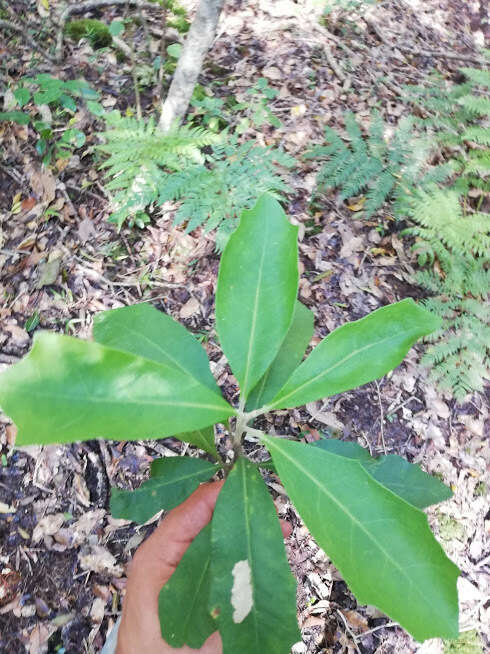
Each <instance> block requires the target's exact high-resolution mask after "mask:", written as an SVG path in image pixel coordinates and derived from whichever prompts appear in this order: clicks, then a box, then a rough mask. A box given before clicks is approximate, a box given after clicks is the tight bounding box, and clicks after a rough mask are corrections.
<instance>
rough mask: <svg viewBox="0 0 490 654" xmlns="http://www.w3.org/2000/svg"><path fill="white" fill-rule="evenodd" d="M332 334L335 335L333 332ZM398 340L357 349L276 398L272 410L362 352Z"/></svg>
mask: <svg viewBox="0 0 490 654" xmlns="http://www.w3.org/2000/svg"><path fill="white" fill-rule="evenodd" d="M332 333H333V332H332ZM412 333H413V334H415V333H418V332H414V331H412V332H405V337H408V336H409V335H410V334H412ZM326 338H328V336H327V337H326ZM398 339H399V334H395V335H394V336H390V337H388V338H383V339H381V340H380V341H376V342H375V343H370V344H369V345H364V346H363V347H361V348H359V349H357V350H354V351H352V352H351V353H350V354H348V355H347V356H346V357H344V358H343V359H340V360H339V361H337V363H335V364H334V365H333V366H330V368H327V370H323V371H322V372H320V373H319V374H318V375H315V377H312V378H311V379H309V380H308V381H306V382H304V383H303V384H301V385H300V386H297V387H296V388H294V389H293V390H292V391H290V392H289V393H287V395H282V396H279V397H277V399H275V398H274V399H273V401H272V403H271V405H270V408H274V406H275V405H276V404H279V403H282V402H285V401H286V400H287V399H288V398H289V397H291V396H292V395H295V394H296V393H299V392H300V391H302V390H303V389H304V388H307V387H308V386H310V385H311V384H315V383H316V382H317V381H319V380H320V379H321V378H322V377H324V376H325V375H328V374H329V373H330V372H332V370H335V368H338V367H339V366H341V365H342V364H344V363H345V362H346V361H349V359H352V357H355V356H357V355H358V354H361V353H362V352H365V351H366V350H369V349H370V348H373V347H377V346H378V345H383V343H390V342H391V341H395V340H398ZM313 353H314V350H313V352H312V353H311V354H310V357H311V356H312V355H313ZM308 358H309V357H308ZM307 363H308V359H306V360H305V361H303V363H301V364H300V366H299V368H297V370H300V369H301V367H302V366H305V365H306V364H307ZM293 375H294V373H293ZM290 380H291V377H290V378H289V381H290Z"/></svg>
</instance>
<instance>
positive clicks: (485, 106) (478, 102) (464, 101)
mask: <svg viewBox="0 0 490 654" xmlns="http://www.w3.org/2000/svg"><path fill="white" fill-rule="evenodd" d="M458 102H459V104H460V105H461V106H463V107H465V108H466V109H468V111H470V112H471V113H472V114H475V115H477V116H490V98H487V97H486V96H483V95H465V96H463V97H462V98H460V99H459V100H458Z"/></svg>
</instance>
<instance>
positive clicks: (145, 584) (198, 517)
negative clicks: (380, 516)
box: [116, 481, 290, 654]
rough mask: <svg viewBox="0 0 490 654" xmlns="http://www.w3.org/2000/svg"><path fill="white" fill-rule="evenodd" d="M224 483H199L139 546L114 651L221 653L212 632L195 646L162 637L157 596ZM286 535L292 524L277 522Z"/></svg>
mask: <svg viewBox="0 0 490 654" xmlns="http://www.w3.org/2000/svg"><path fill="white" fill-rule="evenodd" d="M223 483H224V482H223V481H217V482H211V483H208V484H202V485H201V486H199V488H198V489H197V490H196V491H194V493H193V494H192V495H191V496H190V497H188V498H187V500H186V501H185V502H183V503H182V504H181V505H180V506H178V507H177V508H175V509H173V511H170V513H169V514H168V515H167V516H166V518H165V519H164V520H163V521H162V523H161V524H160V525H159V527H158V528H157V529H156V530H155V531H154V532H153V534H152V535H151V536H150V538H148V540H147V541H145V542H144V543H143V545H141V546H140V547H139V548H138V550H137V551H136V554H135V555H134V558H133V561H132V563H131V566H130V570H129V576H128V584H127V588H126V597H125V600H124V606H123V614H122V620H121V625H120V627H119V634H118V639H117V648H116V654H191V653H192V652H194V653H196V652H199V654H222V651H223V650H222V645H221V636H220V635H219V633H218V632H217V631H216V632H215V633H214V634H212V635H211V636H210V637H209V638H208V639H207V640H206V642H205V643H204V645H203V646H202V647H201V648H200V649H198V650H196V649H191V648H190V647H186V646H185V647H181V648H178V649H176V648H174V647H170V645H167V643H165V641H164V640H163V639H162V636H161V632H160V622H159V618H158V595H159V594H160V590H161V589H162V586H164V585H165V584H166V583H167V581H168V580H169V579H170V577H171V576H172V574H173V572H174V570H175V569H176V567H177V565H178V564H179V561H180V559H181V558H182V557H183V556H184V553H185V551H186V550H187V548H188V547H189V545H190V544H191V542H192V541H193V540H194V538H195V537H196V536H197V534H198V533H199V532H200V531H201V529H203V528H204V527H205V526H206V525H207V524H208V523H209V522H210V520H211V518H212V516H213V511H214V507H215V504H216V500H217V499H218V495H219V492H220V490H221V487H222V486H223ZM281 526H282V531H283V534H284V536H288V535H289V532H290V526H289V524H288V523H286V522H283V523H281Z"/></svg>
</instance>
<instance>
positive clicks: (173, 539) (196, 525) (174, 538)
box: [131, 481, 224, 596]
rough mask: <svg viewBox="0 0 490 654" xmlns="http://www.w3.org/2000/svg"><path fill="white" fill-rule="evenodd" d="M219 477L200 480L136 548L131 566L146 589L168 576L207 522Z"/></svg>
mask: <svg viewBox="0 0 490 654" xmlns="http://www.w3.org/2000/svg"><path fill="white" fill-rule="evenodd" d="M223 483H224V482H222V481H217V482H211V483H208V484H202V485H201V486H199V488H198V489H197V490H196V491H194V493H192V495H191V496H190V497H188V498H187V500H185V502H183V503H182V504H180V505H179V506H178V507H177V508H175V509H173V510H172V511H170V513H169V514H168V515H167V516H166V518H165V519H164V520H163V521H162V523H161V524H160V525H159V527H157V529H156V530H155V531H154V532H153V534H152V535H151V536H150V537H149V538H148V540H147V541H145V542H144V543H143V545H141V547H140V548H139V549H138V551H137V553H136V555H135V557H134V560H133V565H132V569H131V575H133V570H134V569H135V568H136V572H135V573H134V574H137V575H138V577H139V578H140V579H141V580H142V581H144V585H145V586H146V592H147V593H148V592H150V593H152V594H156V595H157V596H158V593H159V592H160V589H161V588H162V586H163V585H164V584H165V583H166V582H167V581H168V580H169V579H170V577H171V576H172V574H173V572H174V570H175V568H176V567H177V565H178V563H179V561H180V559H181V558H182V557H183V555H184V553H185V551H186V550H187V548H188V547H189V545H190V544H191V542H192V541H193V540H194V538H195V537H196V536H197V534H198V533H199V532H200V531H201V529H203V528H204V527H205V526H206V525H207V524H208V522H210V520H211V518H212V516H213V511H214V506H215V504H216V500H217V498H218V495H219V492H220V490H221V488H222V486H223Z"/></svg>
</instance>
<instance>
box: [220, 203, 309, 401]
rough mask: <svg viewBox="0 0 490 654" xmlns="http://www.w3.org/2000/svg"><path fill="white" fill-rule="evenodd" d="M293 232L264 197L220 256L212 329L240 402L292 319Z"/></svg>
mask: <svg viewBox="0 0 490 654" xmlns="http://www.w3.org/2000/svg"><path fill="white" fill-rule="evenodd" d="M297 233H298V229H297V227H293V225H291V224H290V223H289V221H288V219H287V218H286V215H285V213H284V211H283V210H282V208H281V205H280V204H279V203H278V202H277V200H275V199H274V198H273V197H272V196H270V195H263V196H261V197H260V198H259V200H258V202H257V204H256V205H255V207H254V208H253V209H251V210H250V211H244V212H243V213H242V217H241V220H240V226H239V227H238V229H237V230H236V231H235V232H234V233H233V234H232V235H231V236H230V239H229V241H228V243H227V245H226V248H225V251H224V252H223V255H222V257H221V264H220V268H219V276H218V288H217V292H216V328H217V331H218V335H219V339H220V341H221V345H222V348H223V352H224V353H225V355H226V357H227V359H228V361H229V362H230V365H231V369H232V370H233V373H234V374H235V376H236V378H237V379H238V382H239V384H240V388H241V392H242V395H243V397H245V398H246V397H248V394H249V393H250V391H251V389H252V388H253V387H254V386H255V385H256V383H257V382H258V381H259V379H260V378H261V377H262V375H263V374H264V373H265V371H266V370H267V368H268V367H269V365H270V364H271V363H272V361H273V360H274V358H275V356H276V355H277V353H278V351H279V348H280V347H281V343H282V342H283V340H284V338H285V336H286V334H287V332H288V329H289V326H290V324H291V321H292V318H293V312H294V305H295V301H296V294H297V290H298V246H297Z"/></svg>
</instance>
